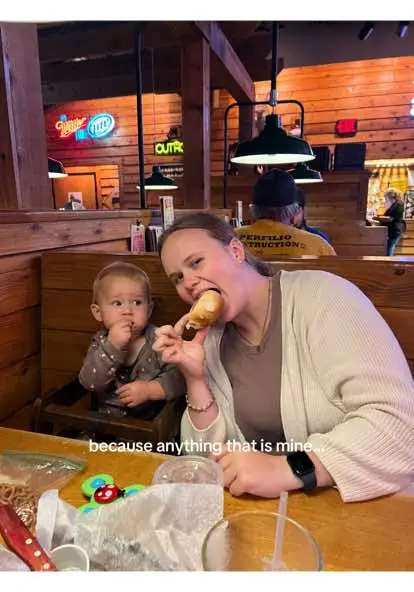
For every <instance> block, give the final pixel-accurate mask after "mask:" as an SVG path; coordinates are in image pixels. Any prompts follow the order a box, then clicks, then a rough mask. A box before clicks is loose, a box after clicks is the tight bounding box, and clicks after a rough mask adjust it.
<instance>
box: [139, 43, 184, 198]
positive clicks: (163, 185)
mask: <svg viewBox="0 0 414 592" xmlns="http://www.w3.org/2000/svg"><path fill="white" fill-rule="evenodd" d="M151 72H152V132H153V140H155V73H154V72H155V70H154V48H152V51H151ZM144 185H145V191H163V190H165V189H168V190H170V191H171V190H175V189H178V185H177V184H176V183H175V182H174V181H173V180H172V179H170V178H169V177H165V176H164V175H163V174H162V171H161V168H160V167H159V166H158V165H155V166H153V167H152V174H151V175H150V176H149V177H147V178H146V179H145V181H144Z"/></svg>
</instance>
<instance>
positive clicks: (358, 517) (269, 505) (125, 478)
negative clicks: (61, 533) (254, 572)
mask: <svg viewBox="0 0 414 592" xmlns="http://www.w3.org/2000/svg"><path fill="white" fill-rule="evenodd" d="M3 450H27V451H35V452H51V453H59V454H68V455H76V456H78V457H79V458H81V459H84V460H86V461H87V462H88V466H87V468H86V469H85V471H84V473H82V474H80V475H79V476H77V477H75V478H73V479H72V481H70V483H69V484H68V485H67V486H66V487H64V488H63V489H62V491H61V497H62V498H63V499H64V500H66V501H67V502H69V503H70V504H73V505H74V506H80V505H81V504H83V503H85V499H84V498H83V497H82V494H81V491H80V485H81V483H82V481H83V480H84V479H85V478H86V477H87V476H91V475H94V474H96V473H102V472H105V473H109V474H111V475H113V477H114V478H115V481H116V483H118V484H120V485H121V486H126V485H128V484H132V483H143V484H150V483H151V479H152V475H153V473H154V471H155V469H156V467H157V466H158V465H159V464H160V463H161V462H163V461H164V460H165V458H166V457H165V456H163V455H159V454H152V453H146V454H145V453H143V454H140V453H133V452H93V453H92V452H89V446H88V443H87V442H81V441H77V440H70V439H66V438H56V437H54V436H47V435H44V434H35V433H32V432H24V431H20V430H12V429H8V428H0V451H3ZM276 507H277V502H276V501H275V500H263V499H256V498H251V497H247V496H246V497H244V498H243V499H240V498H234V497H232V496H231V495H230V494H229V493H228V492H227V491H226V492H225V498H224V513H225V515H228V514H231V513H233V512H238V511H241V510H247V509H252V508H254V509H261V510H275V509H276ZM288 515H289V517H290V518H292V519H294V520H297V521H298V522H299V523H300V524H302V525H303V526H305V527H306V528H308V529H309V530H310V531H311V532H312V534H313V535H314V537H315V538H316V540H317V541H318V543H319V545H320V547H321V549H322V553H323V556H324V565H325V567H324V569H325V570H333V571H341V570H355V571H360V570H364V571H365V570H368V571H370V570H372V571H377V570H378V571H393V570H402V571H411V570H414V496H410V495H403V494H398V495H394V496H388V497H383V498H380V499H376V500H372V501H369V502H361V503H347V504H345V503H344V502H343V501H342V500H341V498H340V496H339V494H338V492H337V491H336V490H334V489H327V490H320V491H317V492H316V493H314V494H312V495H306V494H304V493H300V492H297V493H294V494H292V495H290V496H289V504H288Z"/></svg>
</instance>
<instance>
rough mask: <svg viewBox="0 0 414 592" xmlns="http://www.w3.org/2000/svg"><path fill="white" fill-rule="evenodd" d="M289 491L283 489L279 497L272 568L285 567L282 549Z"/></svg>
mask: <svg viewBox="0 0 414 592" xmlns="http://www.w3.org/2000/svg"><path fill="white" fill-rule="evenodd" d="M287 500H288V493H287V491H282V492H281V494H280V499H279V510H278V514H279V516H278V518H277V525H276V534H275V546H274V549H273V559H272V562H271V566H272V569H281V568H282V567H284V564H283V562H282V549H283V533H284V530H285V522H286V514H287Z"/></svg>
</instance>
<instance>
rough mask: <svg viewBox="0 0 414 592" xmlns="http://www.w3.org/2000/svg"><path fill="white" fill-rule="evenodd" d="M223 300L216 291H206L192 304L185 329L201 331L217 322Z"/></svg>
mask: <svg viewBox="0 0 414 592" xmlns="http://www.w3.org/2000/svg"><path fill="white" fill-rule="evenodd" d="M223 304H224V302H223V298H222V297H221V294H220V293H219V292H216V290H206V292H203V294H202V295H201V296H200V298H199V299H198V300H197V301H196V302H194V304H193V306H192V308H191V310H190V317H189V319H188V321H187V324H186V328H187V329H190V328H192V329H195V330H196V331H198V330H199V329H203V328H204V327H209V326H210V325H212V324H213V323H215V322H216V321H217V319H218V318H219V316H220V313H221V311H222V308H223Z"/></svg>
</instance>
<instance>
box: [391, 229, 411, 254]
mask: <svg viewBox="0 0 414 592" xmlns="http://www.w3.org/2000/svg"><path fill="white" fill-rule="evenodd" d="M406 222H407V230H406V231H405V232H404V234H403V236H402V237H401V240H400V242H399V243H398V245H397V248H396V249H395V255H414V220H407V221H406Z"/></svg>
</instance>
